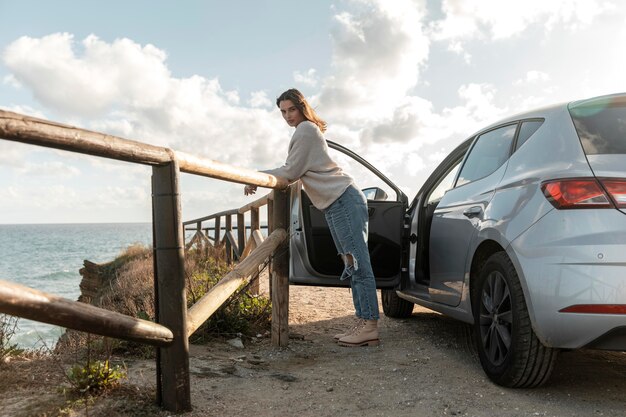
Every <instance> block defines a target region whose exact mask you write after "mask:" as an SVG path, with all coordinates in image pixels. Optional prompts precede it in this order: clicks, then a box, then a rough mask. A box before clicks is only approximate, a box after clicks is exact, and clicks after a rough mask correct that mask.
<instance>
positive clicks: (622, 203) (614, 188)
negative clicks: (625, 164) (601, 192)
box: [600, 179, 626, 208]
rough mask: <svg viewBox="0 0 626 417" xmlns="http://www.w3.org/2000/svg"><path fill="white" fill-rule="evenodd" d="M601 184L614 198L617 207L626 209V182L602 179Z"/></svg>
mask: <svg viewBox="0 0 626 417" xmlns="http://www.w3.org/2000/svg"><path fill="white" fill-rule="evenodd" d="M600 182H602V184H603V185H604V188H606V191H608V193H609V195H610V196H611V197H612V198H613V201H614V202H615V205H617V207H619V208H626V180H621V179H620V180H614V179H601V180H600Z"/></svg>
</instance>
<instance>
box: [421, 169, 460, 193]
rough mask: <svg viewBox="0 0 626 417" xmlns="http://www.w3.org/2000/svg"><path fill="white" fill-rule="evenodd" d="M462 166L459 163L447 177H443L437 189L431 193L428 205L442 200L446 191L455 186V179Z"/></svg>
mask: <svg viewBox="0 0 626 417" xmlns="http://www.w3.org/2000/svg"><path fill="white" fill-rule="evenodd" d="M460 166H461V161H459V162H458V163H457V164H456V165H454V167H452V169H451V170H450V171H448V173H447V174H446V176H445V177H443V179H442V180H441V181H440V182H439V184H437V187H435V189H434V190H432V191H431V192H430V195H429V196H428V200H427V201H426V204H430V203H433V202H435V201H439V200H441V198H442V197H443V195H444V194H445V193H446V191H448V190H449V189H450V188H452V185H453V184H454V178H455V177H456V174H457V172H459V167H460Z"/></svg>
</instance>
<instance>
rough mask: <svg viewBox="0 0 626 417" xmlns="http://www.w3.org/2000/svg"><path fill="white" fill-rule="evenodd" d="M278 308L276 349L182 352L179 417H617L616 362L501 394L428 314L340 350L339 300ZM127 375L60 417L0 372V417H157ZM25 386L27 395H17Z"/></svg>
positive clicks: (389, 325) (625, 408) (140, 365)
mask: <svg viewBox="0 0 626 417" xmlns="http://www.w3.org/2000/svg"><path fill="white" fill-rule="evenodd" d="M290 305H291V307H290V332H291V335H292V338H291V341H290V344H289V346H288V347H287V348H282V349H278V348H274V347H272V346H271V344H270V341H269V339H268V338H267V337H263V338H259V339H256V340H249V339H244V340H243V344H244V346H243V347H239V348H238V347H235V346H232V345H230V344H229V343H228V342H227V341H219V342H218V341H216V342H211V343H209V344H208V345H202V346H197V345H192V346H191V359H190V371H191V391H192V402H193V411H191V412H189V413H186V414H184V415H185V416H190V417H192V416H194V417H195V416H224V417H227V416H258V417H262V416H299V417H304V416H359V417H364V416H446V415H452V416H492V417H495V416H581V417H582V416H585V417H587V416H625V415H626V353H624V352H600V351H590V350H587V351H573V352H562V353H561V354H560V356H559V359H558V361H557V364H556V368H555V371H554V373H553V376H552V378H551V379H550V381H549V382H548V384H547V385H546V386H544V387H541V388H537V389H505V388H502V387H499V386H496V385H494V384H493V383H491V382H490V381H489V380H488V379H487V378H486V377H485V375H484V374H483V372H482V369H481V367H480V364H479V362H478V359H477V356H476V353H475V351H474V348H473V344H472V341H471V336H470V331H469V326H467V325H465V324H462V323H459V322H456V321H454V320H451V319H448V318H446V317H444V316H441V315H439V314H437V313H434V312H432V311H430V310H427V309H423V308H420V307H417V306H416V307H415V310H414V311H413V315H412V316H411V317H410V318H408V319H403V320H396V319H389V318H386V317H382V319H381V321H380V335H381V336H380V337H381V345H380V346H378V347H367V348H344V347H340V346H338V345H337V344H336V343H335V342H334V341H333V339H332V336H333V334H335V333H338V332H340V331H342V330H344V329H345V328H347V327H349V326H350V324H351V323H352V322H353V320H354V319H353V318H352V305H351V296H350V294H349V292H348V290H347V289H329V288H319V287H294V286H292V287H291V288H290ZM38 366H39V365H38ZM128 366H129V380H128V382H127V383H126V386H125V388H124V390H122V391H121V393H119V392H118V393H117V394H115V395H112V396H110V397H109V398H105V399H101V400H98V401H97V402H96V403H95V404H91V405H88V406H84V407H83V406H76V404H74V405H73V406H72V407H70V410H69V411H68V410H66V411H63V412H62V413H55V412H54V411H52V410H57V409H58V407H57V405H58V404H57V403H58V402H59V401H60V400H59V394H58V392H55V390H54V389H51V386H53V384H52V385H51V384H46V383H44V382H43V380H44V379H46V378H50V379H52V380H54V378H57V379H58V376H57V377H52V376H50V375H52V374H53V372H52V371H50V373H49V374H47V373H45V372H40V373H39V374H37V375H36V376H35V375H33V374H31V375H30V377H28V376H24V375H22V376H20V377H19V378H21V379H20V380H19V381H18V383H17V385H16V386H19V387H21V388H20V390H19V391H18V392H16V390H15V389H10V388H9V389H7V387H6V384H7V381H10V380H11V378H14V379H15V378H17V376H16V375H17V374H19V373H20V369H21V372H22V373H27V372H33V370H32V369H30V371H28V367H27V365H24V368H19V367H18V368H17V372H16V371H15V369H16V368H14V370H13V372H12V373H11V375H10V376H9V375H8V374H6V373H5V375H3V374H2V373H1V372H0V415H2V416H29V415H47V416H49V415H59V414H61V415H72V416H76V415H89V416H94V415H96V416H100V415H102V416H149V415H157V416H167V415H169V413H166V412H163V411H159V410H158V409H157V408H155V407H153V406H151V405H150V401H151V399H152V396H153V394H154V385H155V373H154V372H155V371H154V368H155V366H154V361H143V360H134V361H130V362H129V363H128ZM40 369H45V367H41V368H40ZM27 378H31V381H32V384H31V386H32V388H25V387H24V386H23V385H24V381H25V380H26V379H27ZM20 381H21V382H20ZM3 384H4V385H5V389H2V386H3ZM57 386H58V385H57ZM129 397H130V398H133V400H132V401H128V400H126V401H125V400H124V399H125V398H126V399H127V398H129ZM51 404H52V405H53V406H51ZM55 407H56V408H55ZM45 410H48V411H45ZM63 413H64V414H63Z"/></svg>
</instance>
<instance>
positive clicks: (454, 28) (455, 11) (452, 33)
mask: <svg viewBox="0 0 626 417" xmlns="http://www.w3.org/2000/svg"><path fill="white" fill-rule="evenodd" d="M615 7H616V6H615V4H614V3H613V2H610V1H606V0H567V1H545V0H527V1H524V2H520V1H516V0H481V1H465V0H443V2H442V11H443V13H444V15H445V16H444V18H443V19H441V20H439V21H436V22H433V23H432V24H431V26H430V29H431V30H432V32H431V33H432V36H433V39H436V40H448V41H450V42H451V44H452V45H454V47H453V48H452V50H454V51H456V52H459V53H460V52H461V51H463V48H462V47H461V46H460V45H461V44H462V43H463V42H467V41H468V40H471V39H473V38H477V39H481V40H486V39H493V40H501V39H507V38H511V37H514V36H517V35H519V34H521V33H522V32H523V31H525V30H526V29H527V28H529V27H531V26H533V25H539V24H541V25H542V26H543V27H544V28H545V29H546V31H547V32H550V31H551V30H552V29H554V28H555V27H557V26H558V27H564V28H566V29H569V30H575V29H579V28H580V27H583V26H586V25H589V24H590V23H591V22H592V21H593V20H594V19H595V18H596V17H597V16H599V15H601V14H603V13H605V12H607V11H610V10H613V9H615Z"/></svg>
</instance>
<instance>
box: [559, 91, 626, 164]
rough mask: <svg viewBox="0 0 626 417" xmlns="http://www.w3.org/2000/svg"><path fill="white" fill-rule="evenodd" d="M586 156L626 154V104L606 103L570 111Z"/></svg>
mask: <svg viewBox="0 0 626 417" xmlns="http://www.w3.org/2000/svg"><path fill="white" fill-rule="evenodd" d="M570 114H571V115H572V120H573V121H574V126H576V131H577V132H578V137H580V141H581V142H582V145H583V148H584V150H585V154H587V155H599V154H613V155H615V154H626V140H625V139H624V138H625V137H626V104H624V103H621V102H620V103H615V104H610V103H609V104H607V103H606V102H604V103H603V102H601V101H599V103H597V104H596V105H593V106H592V105H588V106H579V107H574V108H572V109H570Z"/></svg>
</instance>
